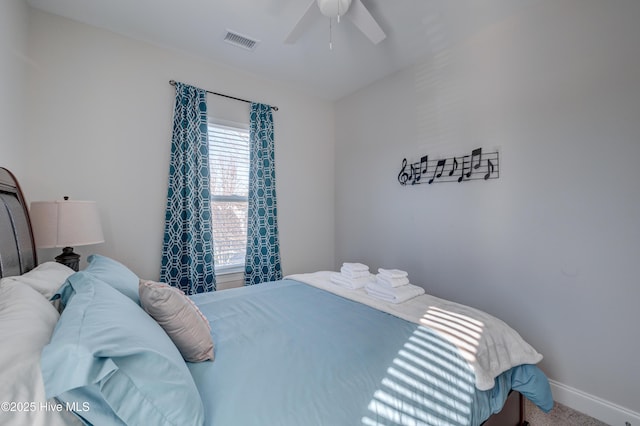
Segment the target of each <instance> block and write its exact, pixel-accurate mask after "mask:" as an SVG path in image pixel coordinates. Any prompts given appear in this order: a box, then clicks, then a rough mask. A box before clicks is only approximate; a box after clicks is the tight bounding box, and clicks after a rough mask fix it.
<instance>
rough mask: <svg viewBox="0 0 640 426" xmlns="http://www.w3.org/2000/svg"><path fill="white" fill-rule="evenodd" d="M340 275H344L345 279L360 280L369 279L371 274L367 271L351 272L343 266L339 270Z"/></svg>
mask: <svg viewBox="0 0 640 426" xmlns="http://www.w3.org/2000/svg"><path fill="white" fill-rule="evenodd" d="M340 273H342V275H344V276H345V277H347V278H362V277H369V275H371V272H369V269H365V270H362V271H352V270H351V269H347V268H345V267H344V266H343V267H342V268H340Z"/></svg>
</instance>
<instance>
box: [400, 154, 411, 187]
mask: <svg viewBox="0 0 640 426" xmlns="http://www.w3.org/2000/svg"><path fill="white" fill-rule="evenodd" d="M406 170H407V159H406V158H405V159H403V160H402V169H401V170H400V173H398V182H400V185H406V184H407V181H408V180H409V173H407V171H406Z"/></svg>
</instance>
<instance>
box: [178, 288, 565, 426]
mask: <svg viewBox="0 0 640 426" xmlns="http://www.w3.org/2000/svg"><path fill="white" fill-rule="evenodd" d="M192 299H193V300H194V302H195V303H196V304H197V305H198V306H199V308H200V309H201V310H202V312H203V313H204V314H205V315H206V316H207V317H208V318H209V321H210V323H211V328H212V331H211V332H212V335H213V340H214V343H215V361H213V362H203V363H197V364H191V363H188V366H189V369H190V371H191V373H192V375H193V377H194V380H195V382H196V385H197V387H198V389H199V391H200V394H201V397H202V401H203V403H204V406H205V418H206V424H207V425H212V426H214V425H215V426H248V425H260V426H265V425H266V426H277V425H282V426H300V425H305V426H311V425H329V426H339V425H360V424H362V425H405V424H416V425H418V424H424V425H438V426H440V425H442V426H444V425H448V426H458V425H460V426H461V425H478V424H480V423H481V422H482V421H484V420H486V419H487V418H488V417H489V416H490V415H491V414H492V413H495V412H498V411H500V409H501V407H502V405H503V404H504V401H505V399H506V398H507V395H508V393H509V391H510V389H512V388H513V389H515V390H518V391H520V392H521V393H523V394H524V395H525V396H527V397H529V399H531V400H532V401H533V402H534V403H536V404H538V405H539V406H540V407H541V408H543V409H545V410H548V409H550V408H551V406H552V404H553V401H552V399H551V393H550V390H549V384H548V381H547V379H546V377H545V376H544V374H543V373H542V372H541V371H540V370H539V369H538V368H537V367H536V366H533V365H522V366H518V367H515V368H513V369H511V370H509V371H507V372H505V373H503V374H502V375H500V376H499V377H498V378H496V386H495V387H494V388H493V389H491V390H489V391H478V390H477V389H476V388H475V386H474V373H473V370H472V369H471V368H470V366H469V365H468V364H467V363H466V362H465V361H464V359H463V358H462V357H461V356H460V355H459V353H458V350H457V348H455V347H454V346H452V345H451V344H449V343H448V342H447V341H445V340H443V339H442V338H440V337H439V336H438V334H437V333H436V332H434V331H432V330H430V329H429V328H426V327H424V326H420V325H417V324H414V323H411V322H408V321H405V320H403V319H400V318H397V317H395V316H392V315H390V314H387V313H384V312H381V311H378V310H376V309H374V308H371V307H368V306H366V305H363V304H360V303H358V302H354V301H351V300H347V299H344V298H342V297H339V296H336V295H334V294H331V293H328V292H326V291H323V290H320V289H317V288H314V287H310V286H308V285H306V284H303V283H299V282H297V281H292V280H283V281H277V282H272V283H265V284H261V285H256V286H251V287H245V288H239V289H232V290H226V291H222V292H217V293H209V294H203V295H195V296H192Z"/></svg>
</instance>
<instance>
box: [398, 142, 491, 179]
mask: <svg viewBox="0 0 640 426" xmlns="http://www.w3.org/2000/svg"><path fill="white" fill-rule="evenodd" d="M481 167H482V168H483V170H484V169H486V173H484V174H482V173H479V172H480V170H478V169H480V168H481ZM431 170H432V171H431ZM427 172H429V174H430V175H431V177H430V179H429V180H426V178H425V179H423V175H427ZM499 177H500V156H499V153H498V151H495V152H483V150H482V148H476V149H474V150H472V151H471V155H458V156H455V157H448V158H440V159H437V160H429V156H428V155H423V156H421V157H420V161H415V162H412V163H409V161H408V160H407V159H406V158H404V159H403V160H402V166H401V169H400V173H398V182H400V185H407V184H409V183H410V184H411V185H419V184H421V183H428V184H433V183H442V182H466V181H470V180H490V179H498V178H499Z"/></svg>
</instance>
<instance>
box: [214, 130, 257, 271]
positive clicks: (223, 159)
mask: <svg viewBox="0 0 640 426" xmlns="http://www.w3.org/2000/svg"><path fill="white" fill-rule="evenodd" d="M208 131H209V168H210V169H211V212H212V215H213V219H212V220H213V238H214V261H215V267H216V273H217V274H225V273H233V272H241V271H244V258H245V254H246V246H247V207H248V206H247V196H248V192H249V131H248V130H247V129H243V128H241V127H237V126H227V125H221V124H217V123H211V122H210V123H209V129H208Z"/></svg>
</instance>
